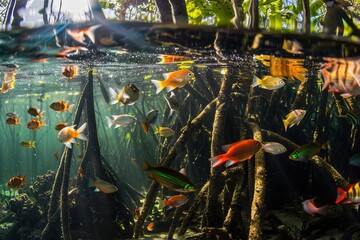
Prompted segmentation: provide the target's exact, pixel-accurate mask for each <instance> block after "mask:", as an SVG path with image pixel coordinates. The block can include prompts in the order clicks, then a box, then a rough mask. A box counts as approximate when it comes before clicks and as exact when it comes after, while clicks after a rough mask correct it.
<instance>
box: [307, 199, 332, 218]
mask: <svg viewBox="0 0 360 240" xmlns="http://www.w3.org/2000/svg"><path fill="white" fill-rule="evenodd" d="M315 199H316V198H313V199H308V200H305V201H303V202H302V205H303V209H304V211H305V212H306V213H308V214H310V215H311V216H315V214H320V215H326V213H327V210H328V208H329V205H324V206H322V207H319V208H318V207H316V205H315V202H314V200H315Z"/></svg>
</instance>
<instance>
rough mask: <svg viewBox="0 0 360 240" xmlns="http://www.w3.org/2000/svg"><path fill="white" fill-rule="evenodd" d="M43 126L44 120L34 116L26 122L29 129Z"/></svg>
mask: <svg viewBox="0 0 360 240" xmlns="http://www.w3.org/2000/svg"><path fill="white" fill-rule="evenodd" d="M43 126H46V123H45V121H44V120H39V119H38V118H34V119H32V120H30V121H29V122H28V124H27V126H26V127H27V128H28V129H31V130H39V129H40V128H41V127H43Z"/></svg>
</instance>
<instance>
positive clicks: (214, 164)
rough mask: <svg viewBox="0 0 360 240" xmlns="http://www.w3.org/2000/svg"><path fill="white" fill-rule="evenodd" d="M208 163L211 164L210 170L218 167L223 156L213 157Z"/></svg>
mask: <svg viewBox="0 0 360 240" xmlns="http://www.w3.org/2000/svg"><path fill="white" fill-rule="evenodd" d="M209 161H210V162H211V167H212V168H214V167H218V166H220V165H221V164H222V163H223V162H224V160H223V154H221V155H217V156H214V157H212V158H209Z"/></svg>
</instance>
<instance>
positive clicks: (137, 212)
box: [134, 208, 140, 220]
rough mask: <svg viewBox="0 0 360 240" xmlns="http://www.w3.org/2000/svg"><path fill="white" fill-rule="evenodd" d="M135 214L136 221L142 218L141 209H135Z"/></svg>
mask: <svg viewBox="0 0 360 240" xmlns="http://www.w3.org/2000/svg"><path fill="white" fill-rule="evenodd" d="M134 214H135V216H134V219H135V220H138V219H139V217H140V209H139V208H135V209H134Z"/></svg>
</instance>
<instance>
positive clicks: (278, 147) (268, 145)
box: [262, 142, 287, 155]
mask: <svg viewBox="0 0 360 240" xmlns="http://www.w3.org/2000/svg"><path fill="white" fill-rule="evenodd" d="M262 146H263V150H264V152H267V153H270V154H273V155H277V154H282V153H284V152H286V150H287V149H286V147H284V145H282V144H280V143H277V142H263V145H262Z"/></svg>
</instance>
